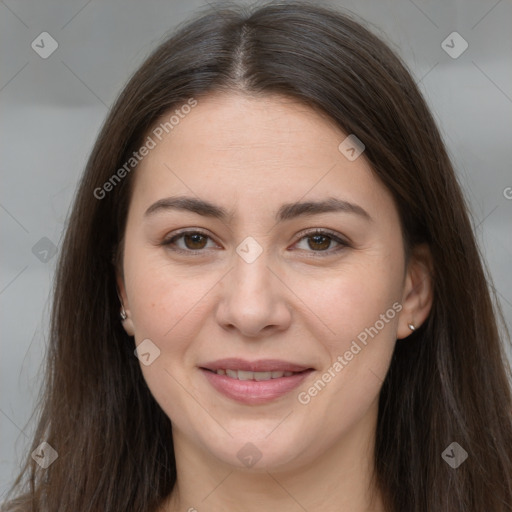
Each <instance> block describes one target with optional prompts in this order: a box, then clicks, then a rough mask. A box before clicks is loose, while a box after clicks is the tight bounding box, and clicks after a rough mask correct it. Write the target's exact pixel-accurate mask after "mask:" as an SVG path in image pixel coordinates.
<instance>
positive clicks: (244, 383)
mask: <svg viewBox="0 0 512 512" xmlns="http://www.w3.org/2000/svg"><path fill="white" fill-rule="evenodd" d="M199 369H200V370H201V372H202V373H203V375H204V376H205V377H206V380H207V381H208V383H209V384H210V385H211V386H212V387H213V388H214V389H215V390H216V391H217V392H219V393H221V394H222V395H224V396H226V397H228V398H230V399H232V400H235V401H237V402H241V403H244V404H249V405H255V404H263V403H267V402H270V401H273V400H276V399H277V398H279V397H282V396H283V395H286V394H287V393H289V392H290V391H292V390H293V389H295V388H296V387H298V386H299V385H300V384H301V383H302V382H303V381H304V379H305V378H306V377H308V376H309V375H310V374H311V373H312V372H313V371H314V369H313V368H310V367H306V366H302V365H298V364H294V363H289V362H286V361H280V360H260V361H255V362H249V361H245V360H242V359H224V360H220V361H215V362H212V363H207V364H205V365H202V366H200V367H199Z"/></svg>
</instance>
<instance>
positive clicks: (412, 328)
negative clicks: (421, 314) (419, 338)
mask: <svg viewBox="0 0 512 512" xmlns="http://www.w3.org/2000/svg"><path fill="white" fill-rule="evenodd" d="M408 327H409V329H411V331H415V330H416V327H414V324H408Z"/></svg>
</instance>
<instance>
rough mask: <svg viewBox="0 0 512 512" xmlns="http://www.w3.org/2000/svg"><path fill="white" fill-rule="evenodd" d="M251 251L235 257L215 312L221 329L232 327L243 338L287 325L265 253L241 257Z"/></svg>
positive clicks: (281, 297)
mask: <svg viewBox="0 0 512 512" xmlns="http://www.w3.org/2000/svg"><path fill="white" fill-rule="evenodd" d="M242 247H243V246H242ZM253 250H254V248H249V249H248V251H246V252H245V253H244V252H242V255H240V254H237V255H236V256H235V258H234V262H233V264H234V268H233V270H232V271H231V272H229V274H228V275H227V276H226V278H227V279H226V280H225V282H224V286H223V291H222V297H221V301H220V304H219V307H218V311H217V321H218V322H219V323H220V324H221V325H222V326H223V327H225V328H226V327H229V328H236V329H238V330H239V331H240V332H241V333H242V334H244V335H246V336H257V335H258V334H259V333H261V332H262V331H263V330H265V331H266V332H267V331H270V330H276V329H277V330H281V329H284V328H286V327H287V326H288V325H289V322H290V310H289V308H288V305H287V303H286V296H285V294H284V291H283V289H282V286H279V283H278V282H277V283H276V280H275V277H274V276H273V272H272V271H271V270H270V268H269V266H268V263H269V262H268V257H267V254H266V253H265V252H263V251H261V252H260V253H259V254H258V255H257V256H256V257H254V254H255V253H254V252H252V256H253V257H251V258H247V257H244V255H247V254H248V253H251V251H253ZM237 252H239V251H238V249H237ZM270 327H272V328H273V329H269V328H270Z"/></svg>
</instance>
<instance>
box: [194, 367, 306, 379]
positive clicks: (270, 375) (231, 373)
mask: <svg viewBox="0 0 512 512" xmlns="http://www.w3.org/2000/svg"><path fill="white" fill-rule="evenodd" d="M201 369H202V370H206V371H209V372H212V373H216V374H217V375H226V376H227V377H229V378H230V379H237V380H255V381H257V382H262V381H265V380H271V379H281V378H282V377H291V376H292V375H295V374H298V373H302V372H289V371H288V372H279V371H274V372H248V371H245V370H230V369H227V368H226V369H223V368H219V369H218V370H209V369H208V368H201ZM303 371H304V372H307V371H308V370H303Z"/></svg>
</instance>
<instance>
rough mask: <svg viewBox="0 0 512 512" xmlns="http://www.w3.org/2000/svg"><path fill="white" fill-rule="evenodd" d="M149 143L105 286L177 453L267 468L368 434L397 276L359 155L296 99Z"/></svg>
mask: <svg viewBox="0 0 512 512" xmlns="http://www.w3.org/2000/svg"><path fill="white" fill-rule="evenodd" d="M169 116H170V114H169V115H166V116H164V117H165V119H166V120H168V118H169ZM164 133H165V132H164ZM149 135H151V136H152V138H153V139H154V140H155V142H156V145H155V147H154V148H153V149H151V150H150V151H149V154H148V155H147V156H145V157H144V159H143V160H142V162H141V163H140V164H139V167H138V168H137V170H136V171H134V173H135V175H134V176H133V179H134V180H135V182H134V184H133V185H134V187H133V195H132V199H131V204H130V208H129V214H128V219H127V226H126V232H125V240H124V257H123V269H122V274H121V273H120V274H119V276H118V283H119V287H120V290H121V294H122V299H123V302H124V306H125V309H126V311H127V313H128V320H126V321H125V322H124V326H125V329H126V330H127V332H128V333H129V334H131V335H134V337H135V343H136V344H137V345H138V346H139V345H140V353H143V354H145V355H144V356H143V357H141V369H142V372H143V375H144V378H145V380H146V382H147V384H148V386H149V388H150V390H151V392H152V394H153V395H154V397H155V399H156V400H157V402H158V403H159V404H160V406H161V407H162V409H163V410H164V411H165V413H166V414H167V415H168V417H169V418H170V419H171V421H172V424H173V431H174V435H175V437H176V439H180V440H181V441H180V442H183V443H187V444H189V445H190V446H194V447H195V449H196V450H198V451H200V452H203V454H204V457H206V458H209V459H211V460H217V461H219V462H220V463H223V464H230V465H234V466H238V467H243V466H244V465H245V466H246V467H249V464H248V460H249V459H248V457H251V456H253V457H256V458H258V457H259V456H261V464H263V465H264V466H265V467H266V468H274V469H275V468H278V467H280V468H286V467H297V466H298V465H300V464H306V463H308V462H310V461H311V460H313V459H314V458H315V457H318V456H319V455H320V454H322V453H327V452H328V450H330V449H332V448H333V447H335V446H339V445H340V444H342V443H344V442H347V441H348V439H349V438H350V436H353V434H354V432H356V431H358V429H359V430H360V431H362V430H364V429H367V428H368V426H371V425H374V422H375V418H376V411H377V399H378V395H379V391H380V388H381V385H382V381H383V379H384V377H385V374H386V371H387V369H388V366H389V363H390V358H391V355H392V352H393V348H394V345H395V342H396V338H397V337H404V336H405V335H406V328H405V327H404V324H405V325H407V321H411V318H404V311H410V309H408V308H405V309H404V302H405V301H406V300H410V296H411V293H412V292H411V290H412V278H410V276H409V274H408V273H407V267H406V264H405V261H404V247H403V242H402V233H401V230H400V222H399V217H398V213H397V210H396V207H395V205H394V202H393V200H392V197H391V195H390V193H389V192H388V191H387V189H386V188H385V187H384V186H383V185H382V184H381V183H380V182H379V181H378V180H377V178H376V177H375V176H374V175H373V174H372V171H371V168H370V166H369V164H368V163H367V161H366V160H365V157H364V152H363V154H362V155H361V156H359V157H358V158H356V159H355V160H353V161H351V160H349V159H348V158H347V157H346V156H345V155H344V154H343V153H342V152H341V151H340V150H339V149H338V146H339V145H340V143H342V142H343V141H344V139H345V138H346V137H347V134H344V133H342V132H341V131H340V130H339V129H338V128H337V127H335V126H333V124H332V123H330V122H329V121H328V120H326V119H325V118H324V117H322V116H320V115H319V114H318V113H315V112H314V111H313V110H311V109H310V108H308V107H306V106H304V105H302V104H300V103H296V102H294V101H292V100H290V99H285V98H281V97H266V98H257V99H256V98H253V97H248V96H244V95H238V94H235V93H232V94H217V95H211V96H209V97H206V98H204V99H201V100H200V101H198V103H197V105H196V106H195V107H194V108H192V109H190V112H189V113H188V114H187V115H185V116H182V117H180V119H179V123H178V124H175V125H174V126H173V128H172V130H170V131H169V134H168V135H166V136H165V137H161V139H162V140H158V138H157V137H155V136H154V135H152V134H151V133H149ZM416 320H419V319H418V318H417V319H416ZM148 340H149V341H148ZM248 443H251V444H248Z"/></svg>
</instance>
